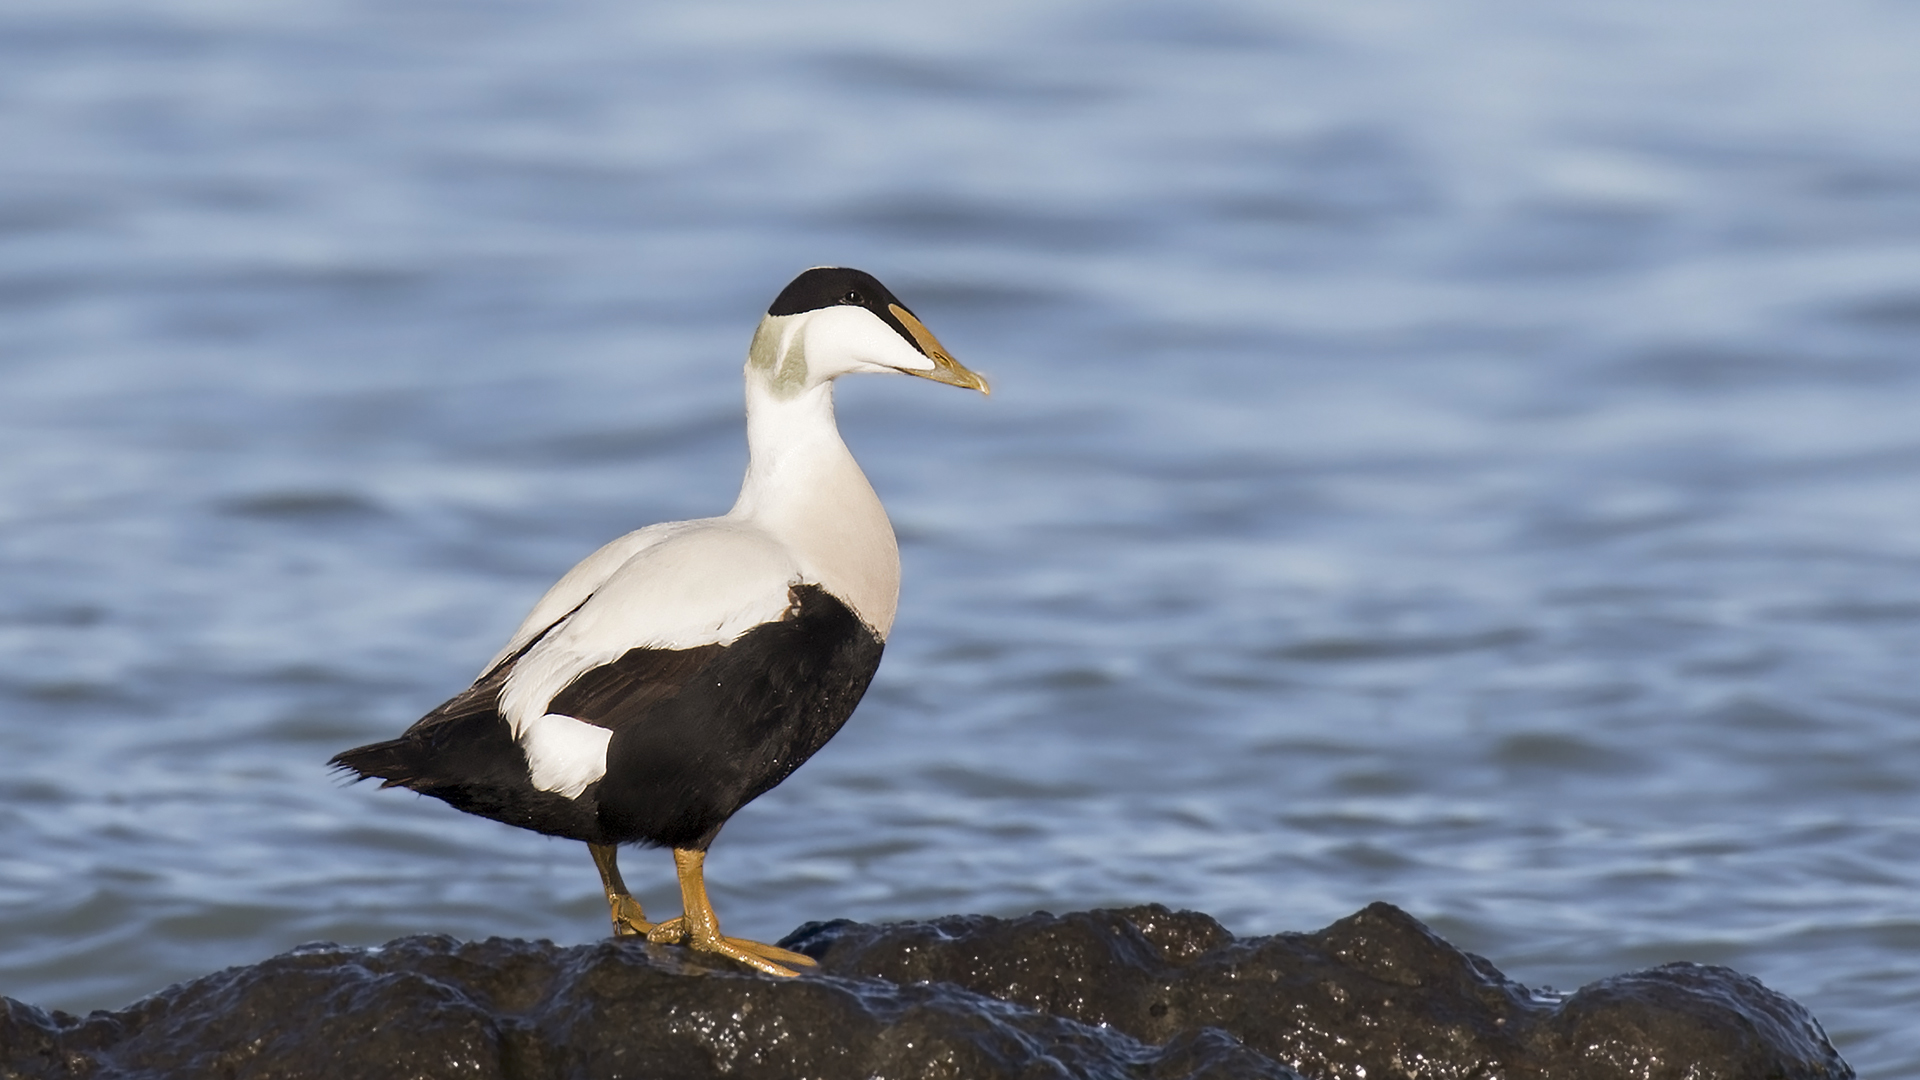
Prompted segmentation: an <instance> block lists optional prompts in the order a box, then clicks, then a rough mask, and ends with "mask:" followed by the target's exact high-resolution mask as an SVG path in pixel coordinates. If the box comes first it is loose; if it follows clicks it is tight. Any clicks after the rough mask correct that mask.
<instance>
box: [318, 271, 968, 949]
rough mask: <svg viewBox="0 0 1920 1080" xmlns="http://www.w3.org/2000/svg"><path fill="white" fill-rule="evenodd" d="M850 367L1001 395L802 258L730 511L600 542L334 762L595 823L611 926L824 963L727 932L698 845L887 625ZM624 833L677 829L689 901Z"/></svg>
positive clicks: (750, 422)
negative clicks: (639, 891)
mask: <svg viewBox="0 0 1920 1080" xmlns="http://www.w3.org/2000/svg"><path fill="white" fill-rule="evenodd" d="M857 372H874V373H887V372H901V373H905V374H908V375H918V376H920V377H921V378H925V379H931V380H933V381H934V382H940V383H946V384H947V385H949V386H959V387H964V388H966V389H970V390H978V391H980V392H981V393H983V394H984V393H986V392H987V383H986V380H985V379H983V378H981V377H980V376H979V375H977V374H975V373H974V372H972V371H969V370H967V369H966V368H965V367H962V366H961V365H960V364H959V363H958V362H957V361H955V360H954V359H953V357H952V356H950V355H948V354H947V351H946V349H944V348H942V347H941V345H940V342H939V341H938V340H936V339H935V338H934V336H933V334H931V333H930V332H928V330H927V328H926V327H925V326H924V325H922V324H921V322H920V320H919V319H917V318H915V317H914V314H913V312H912V311H910V310H908V309H907V307H906V305H904V304H902V303H901V302H900V301H899V300H898V299H896V298H895V297H894V295H893V294H892V293H891V292H889V291H888V290H887V287H886V286H884V285H882V284H880V282H879V281H877V280H875V279H874V278H873V276H872V275H869V274H866V273H863V272H861V271H859V270H854V269H850V268H847V267H817V268H815V269H812V270H808V271H806V272H805V273H803V274H801V275H800V276H799V277H797V278H795V279H794V280H793V282H792V283H791V284H789V285H788V286H787V287H786V288H785V289H784V290H782V291H781V293H780V295H779V296H778V297H777V298H776V299H775V300H774V301H773V306H771V307H769V308H768V309H767V314H766V317H765V318H763V319H761V320H760V326H759V328H758V329H757V330H756V331H755V332H754V335H753V341H752V344H751V345H750V346H749V347H748V349H747V364H746V397H747V449H748V462H747V475H746V479H745V480H744V481H743V482H742V484H741V486H740V497H739V499H738V500H737V501H736V502H735V503H734V504H733V509H732V510H729V511H728V512H727V513H726V514H724V515H722V516H720V517H712V518H701V519H698V520H695V521H673V522H665V523H662V524H658V525H650V526H648V527H646V528H644V529H641V530H639V531H637V532H631V533H628V534H627V535H625V536H622V537H620V538H619V539H617V540H615V541H613V542H612V543H609V544H607V545H606V546H605V547H603V548H601V549H600V550H598V551H596V552H594V553H593V554H592V555H589V556H587V558H586V559H585V561H583V562H581V563H580V565H578V566H576V567H574V568H573V569H572V570H569V571H568V572H567V574H566V576H564V577H562V578H561V579H560V580H559V582H557V583H556V584H555V585H554V586H553V587H552V588H551V589H549V590H547V594H546V595H545V596H543V597H541V599H540V602H539V603H537V604H535V605H534V607H533V611H532V613H531V614H529V615H528V616H527V618H526V621H524V622H522V623H521V624H520V628H519V629H518V630H516V631H515V632H514V634H513V637H512V638H511V639H510V640H509V641H508V642H507V644H506V646H505V647H504V648H502V649H501V650H500V652H499V654H498V655H497V656H495V657H494V658H493V659H492V660H491V661H490V662H488V664H487V666H486V668H485V669H484V670H483V671H482V673H481V675H480V678H479V679H478V680H477V681H476V682H474V684H473V685H472V686H471V687H468V688H467V689H466V690H464V691H462V692H461V693H459V694H457V695H455V696H454V697H453V698H452V699H451V700H449V701H447V702H446V703H445V704H443V705H441V706H440V707H439V708H437V709H435V710H433V711H432V712H430V713H428V714H427V715H426V716H424V717H422V718H421V719H420V720H419V722H417V723H415V724H414V725H413V726H412V727H410V728H408V729H407V730H406V732H405V733H404V734H402V735H401V736H400V737H399V738H397V739H393V740H390V741H388V742H381V743H374V744H372V745H369V746H362V747H359V748H357V749H353V750H348V751H345V752H344V753H341V754H339V755H336V756H335V757H334V758H333V761H332V763H331V764H332V765H333V766H334V767H336V768H338V769H341V770H344V771H346V772H349V773H352V774H354V779H356V780H360V779H367V778H378V779H381V780H383V781H385V783H384V784H382V785H381V786H382V787H396V786H397V787H407V788H412V789H413V790H414V791H417V792H420V793H421V794H424V795H431V796H433V797H435V798H437V799H442V800H444V801H446V802H447V803H449V804H450V805H452V806H453V807H455V808H456V809H459V810H464V811H466V812H468V813H470V814H479V815H481V816H482V817H488V818H492V819H494V820H496V821H503V822H506V823H507V824H509V825H518V826H520V827H521V828H526V829H532V830H534V831H536V832H542V833H546V834H547V835H549V836H563V837H567V838H570V839H574V840H580V841H584V842H585V843H586V844H587V846H588V848H589V850H590V851H591V852H592V854H593V860H594V863H595V865H596V866H597V867H598V868H599V870H600V880H601V883H602V884H603V885H604V886H605V888H606V895H607V905H608V907H609V909H610V910H611V914H612V918H613V930H614V934H615V935H616V936H629V935H645V936H646V938H647V939H648V940H650V941H656V942H669V943H673V942H683V943H685V944H688V945H691V946H692V947H693V948H695V949H699V950H702V951H705V952H711V953H718V954H720V955H722V956H727V957H731V958H732V959H734V960H737V961H739V962H741V963H743V964H747V965H749V966H752V967H754V968H758V969H759V970H761V971H764V972H767V973H769V974H772V975H793V974H795V972H794V971H793V970H791V968H789V967H787V966H784V965H789V964H793V965H811V964H812V963H813V961H812V960H811V959H809V958H808V957H806V956H802V955H800V954H799V953H795V952H790V951H788V950H786V949H781V948H778V947H776V946H772V945H763V944H761V943H759V942H754V941H747V940H744V939H741V938H730V937H725V936H722V934H721V933H720V924H719V920H718V919H717V918H716V917H715V915H714V912H713V905H712V903H711V902H710V901H709V900H708V898H707V889H706V884H705V882H704V879H703V877H702V864H703V862H704V860H705V858H706V852H707V848H708V846H709V845H710V844H712V843H713V840H714V837H715V836H716V835H718V834H719V832H720V829H721V826H723V825H725V824H726V823H727V819H728V818H730V817H732V816H733V815H734V813H735V812H736V811H738V810H739V809H740V808H741V807H742V806H745V805H746V804H747V803H749V802H751V801H752V800H753V799H754V798H756V797H757V796H759V795H761V794H763V793H764V792H766V791H767V790H768V789H770V788H772V787H773V786H774V785H775V784H778V783H779V782H780V781H782V780H784V779H786V777H787V775H788V774H789V773H791V772H793V770H794V769H796V768H799V766H800V764H801V763H802V762H804V761H806V760H807V758H809V757H811V756H812V755H813V754H814V752H815V751H817V750H819V749H820V747H821V746H822V745H824V744H825V743H826V741H827V740H828V739H830V738H832V737H833V735H834V733H835V732H836V731H838V730H840V726H841V725H842V724H844V723H845V722H846V720H847V717H848V716H849V715H851V714H852V713H853V709H854V706H855V705H857V704H858V703H859V701H860V697H861V695H862V694H864V693H865V692H866V689H867V684H868V683H869V682H870V681H871V680H872V679H873V674H874V671H875V670H876V669H877V668H878V667H879V664H880V653H881V650H882V648H883V647H884V646H885V644H886V639H887V631H888V629H889V628H891V627H892V625H893V617H894V609H895V607H896V605H897V604H898V601H899V590H900V553H899V548H898V547H897V545H896V543H895V541H894V535H893V526H892V524H891V523H890V522H888V520H887V514H886V511H885V509H883V508H882V507H881V505H880V499H879V497H878V496H876V495H875V494H874V491H873V487H872V485H870V484H869V483H868V482H867V478H866V476H865V475H864V474H863V473H862V472H861V471H860V466H859V465H858V464H856V463H855V462H854V460H853V455H852V454H850V453H849V452H848V451H847V447H846V444H845V443H844V442H842V441H841V439H840V432H839V429H838V428H837V427H835V425H834V418H833V381H834V379H836V378H838V377H840V376H841V375H847V374H852V373H857ZM622 844H636V845H642V846H647V847H668V848H672V849H673V861H674V868H675V870H676V872H677V875H678V877H679V881H680V894H681V899H682V901H683V904H684V912H683V914H681V915H680V916H679V917H677V918H673V919H669V920H667V921H665V922H658V923H656V922H651V921H649V920H648V919H647V916H646V913H645V912H644V911H642V910H641V907H640V902H639V901H638V900H636V899H634V897H633V896H632V895H631V894H629V893H628V891H627V887H626V884H625V883H624V882H622V881H621V879H620V869H619V866H618V863H617V862H616V855H617V852H618V849H619V846H620V845H622Z"/></svg>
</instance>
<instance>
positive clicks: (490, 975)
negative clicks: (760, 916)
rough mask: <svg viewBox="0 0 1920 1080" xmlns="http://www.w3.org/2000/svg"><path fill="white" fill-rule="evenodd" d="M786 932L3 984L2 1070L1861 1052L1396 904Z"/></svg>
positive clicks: (1122, 1067) (173, 1071)
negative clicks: (755, 961) (1482, 944)
mask: <svg viewBox="0 0 1920 1080" xmlns="http://www.w3.org/2000/svg"><path fill="white" fill-rule="evenodd" d="M782 944H784V945H786V946H787V947H789V948H793V949H798V950H799V951H801V952H805V953H807V954H808V955H811V956H813V957H815V958H816V959H818V960H819V961H820V969H819V971H818V972H817V973H812V974H809V975H806V976H804V977H802V978H799V979H794V980H780V979H774V978H770V977H767V976H762V975H758V974H754V973H751V972H747V971H743V970H741V969H739V968H736V967H734V966H733V965H731V964H728V963H726V962H724V961H718V960H708V959H706V958H703V957H701V956H699V955H698V954H694V953H691V952H688V951H687V950H685V949H682V948H677V947H668V946H658V945H649V944H646V943H644V942H638V941H630V940H629V941H613V940H609V941H604V942H600V943H597V944H592V945H580V946H571V947H564V948H563V947H560V946H556V945H553V944H551V943H548V942H528V941H510V940H502V939H498V938H495V939H491V940H488V941H483V942H459V941H455V940H453V939H451V938H446V937H433V936H425V937H409V938H402V939H399V940H397V941H393V942H390V943H388V944H387V945H385V946H382V947H379V948H347V947H342V946H336V945H311V946H305V947H302V948H299V949H296V950H294V951H292V952H290V953H286V954H284V955H281V956H276V957H274V958H272V959H270V960H266V961H263V962H261V963H259V964H255V965H252V966H249V967H243V968H231V969H228V970H226V971H221V972H217V973H215V974H212V975H208V976H205V977H203V978H200V979H196V980H194V981H192V982H189V983H183V984H181V985H179V986H174V987H170V988H168V989H166V990H163V991H161V992H160V993H158V994H154V995H152V996H151V997H148V998H146V999H144V1000H142V1001H140V1002H137V1003H135V1004H133V1005H131V1006H129V1007H128V1008H126V1009H122V1010H120V1011H118V1012H111V1013H108V1012H96V1013H93V1014H92V1015H90V1016H87V1017H74V1016H70V1015H67V1014H64V1013H59V1012H53V1013H48V1012H44V1011H42V1010H40V1009H37V1008H34V1007H33V1006H30V1005H25V1004H22V1003H20V1002H16V1001H13V1000H12V999H0V1001H4V1010H0V1080H53V1078H62V1080H65V1078H69V1077H71V1078H88V1077H116V1078H118V1077H156V1078H158V1077H185V1076H209V1077H222V1078H227V1077H232V1078H268V1077H272V1078H287V1080H292V1078H299V1077H354V1078H358V1080H386V1078H395V1080H399V1078H414V1077H456V1076H457V1077H471V1078H475V1080H492V1078H502V1080H507V1078H546V1077H581V1078H589V1077H590V1078H600V1077H608V1078H611V1077H634V1078H649V1080H658V1078H679V1077H689V1078H693V1077H719V1076H727V1077H745V1078H761V1077H765V1078H768V1080H794V1078H799V1077H808V1078H820V1080H837V1078H842V1077H844V1078H849V1080H854V1078H858V1080H865V1078H869V1077H885V1078H895V1077H898V1078H902V1080H920V1078H934V1077H939V1078H945V1077H951V1078H955V1080H961V1078H965V1080H981V1078H993V1077H1020V1078H1029V1077H1031V1078H1039V1077H1100V1078H1107V1077H1112V1078H1122V1077H1126V1078H1140V1080H1230V1078H1231V1080H1237V1078H1243V1077H1244V1078H1254V1077H1259V1078H1270V1080H1282V1078H1284V1080H1298V1078H1301V1077H1305V1078H1310V1080H1319V1078H1335V1077H1337V1078H1341V1080H1349V1078H1352V1080H1382V1078H1399V1077H1409V1078H1411V1077H1418V1078H1422V1080H1425V1078H1447V1080H1454V1078H1461V1080H1464V1078H1470V1077H1471V1078H1481V1077H1484V1078H1489V1080H1491V1078H1495V1077H1499V1078H1510V1080H1517V1078H1522V1077H1539V1078H1550V1080H1601V1078H1606V1080H1615V1078H1627V1077H1633V1078H1636V1080H1664V1078H1669V1077H1670V1078H1673V1080H1681V1078H1686V1080H1750V1078H1763V1077H1765V1078H1778V1080H1801V1078H1806V1080H1814V1078H1819V1080H1838V1078H1843V1077H1851V1076H1853V1071H1852V1069H1850V1068H1849V1067H1848V1066H1847V1064H1846V1062H1845V1061H1843V1060H1841V1058H1840V1055H1839V1054H1838V1053H1836V1052H1835V1051H1834V1049H1833V1047H1832V1045H1831V1044H1830V1043H1829V1042H1828V1041H1827V1038H1826V1035H1825V1034H1824V1033H1823V1032H1822V1031H1821V1029H1820V1025H1819V1024H1818V1022H1816V1021H1815V1020H1814V1019H1813V1017H1812V1016H1810V1015H1809V1014H1808V1013H1807V1011H1806V1010H1805V1009H1803V1008H1802V1007H1801V1006H1800V1005H1798V1004H1797V1003H1795V1002H1793V1001H1792V1000H1790V999H1788V998H1786V997H1783V996H1781V995H1779V994H1776V993H1774V992H1773V991H1771V990H1768V989H1767V988H1766V987H1765V986H1762V985H1761V984H1760V983H1759V982H1758V981H1757V980H1755V979H1753V978H1751V977H1749V976H1746V975H1742V974H1740V973H1738V972H1736V971H1732V970H1730V969H1728V968H1722V967H1712V966H1706V965H1699V964H1686V963H1680V964H1667V965H1663V966H1661V967H1657V968H1652V969H1650V970H1646V971H1639V972H1633V973H1631V974H1626V975H1618V976H1614V977H1612V978H1608V979H1603V980H1601V981H1599V982H1596V983H1593V984H1591V985H1588V986H1586V987H1583V988H1581V989H1580V990H1579V991H1577V992H1575V993H1571V994H1565V995H1560V994H1541V993H1536V992H1534V991H1531V990H1529V989H1527V988H1526V987H1524V986H1521V985H1520V984H1518V983H1515V982H1512V981H1510V980H1508V979H1507V978H1506V977H1505V976H1503V975H1501V974H1500V972H1499V971H1498V970H1496V969H1495V968H1494V967H1493V965H1491V964H1489V963H1488V962H1487V961H1486V960H1484V959H1481V958H1480V957H1477V956H1473V955H1471V954H1469V953H1464V952H1461V951H1460V950H1458V949H1455V948H1453V947H1452V946H1451V945H1448V944H1447V943H1446V942H1445V941H1443V940H1441V939H1440V938H1439V937H1438V936H1437V935H1435V934H1434V933H1433V932H1432V931H1431V930H1429V929H1427V928H1426V927H1425V926H1423V925H1422V924H1421V923H1420V922H1418V921H1417V920H1415V919H1414V918H1412V917H1411V916H1409V915H1407V914H1406V913H1405V912H1403V911H1400V910H1399V909H1398V908H1394V907H1392V906H1390V905H1387V904H1374V905H1372V906H1370V907H1368V908H1366V909H1365V910H1362V911H1360V912H1358V913H1356V914H1354V915H1351V916H1349V917H1347V918H1345V919H1341V920H1340V921H1338V922H1336V923H1334V924H1333V925H1331V926H1329V927H1327V928H1326V929H1324V930H1320V931H1318V932H1315V933H1310V934H1276V935H1273V936H1270V937H1247V938H1236V937H1234V936H1233V935H1232V934H1230V933H1228V932H1227V931H1226V930H1225V929H1223V928H1222V927H1221V926H1220V925H1219V924H1218V923H1217V922H1215V921H1214V920H1213V919H1211V918H1209V917H1208V916H1206V915H1202V914H1199V913H1196V912H1174V911H1169V910H1168V909H1166V908H1163V907H1159V906H1157V905H1149V906H1145V907H1136V908H1126V909H1120V910H1101V911H1087V912H1075V913H1071V914H1067V915H1059V916H1056V915H1050V914H1046V913H1036V914H1034V915H1029V916H1025V917H1023V918H1018V919H994V918H988V917H985V916H951V917H948V918H943V919H937V920H932V921H928V922H912V923H895V924H888V925H882V926H868V925H862V924H858V923H851V922H846V921H838V922H831V923H809V924H807V925H806V926H803V927H801V928H800V929H799V930H797V931H795V932H794V933H793V934H791V935H789V936H788V938H787V939H786V940H785V941H783V942H782Z"/></svg>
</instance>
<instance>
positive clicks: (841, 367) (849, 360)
mask: <svg viewBox="0 0 1920 1080" xmlns="http://www.w3.org/2000/svg"><path fill="white" fill-rule="evenodd" d="M806 334H807V338H806V349H807V361H808V363H809V364H815V363H817V364H819V365H820V366H821V367H822V369H823V370H822V371H821V374H827V373H828V372H829V371H830V372H831V373H832V374H836V375H837V374H840V373H841V372H845V371H880V370H893V371H932V370H933V367H934V364H933V361H931V360H929V359H927V358H926V357H925V356H923V355H921V353H920V350H918V349H916V348H914V347H913V346H912V345H911V344H910V343H908V341H907V340H906V339H905V338H903V337H901V336H900V334H899V332H898V331H896V330H895V329H894V328H893V327H891V326H888V325H887V324H886V322H885V321H884V320H882V319H881V318H880V316H878V315H875V314H874V313H873V312H871V311H868V310H867V309H865V308H857V307H839V308H828V309H827V310H825V311H820V312H816V313H815V314H814V317H813V318H812V319H811V320H809V321H808V323H807V329H806ZM816 358H817V359H816Z"/></svg>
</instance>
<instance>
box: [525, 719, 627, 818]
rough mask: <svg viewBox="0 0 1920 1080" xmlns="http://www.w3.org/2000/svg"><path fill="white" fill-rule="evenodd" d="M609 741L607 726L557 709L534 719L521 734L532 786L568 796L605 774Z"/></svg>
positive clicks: (575, 793) (611, 734) (585, 787)
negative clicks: (592, 722)
mask: <svg viewBox="0 0 1920 1080" xmlns="http://www.w3.org/2000/svg"><path fill="white" fill-rule="evenodd" d="M612 741H613V732H611V731H609V730H607V729H606V728H603V727H595V726H594V725H592V724H589V723H587V722H586V721H584V720H575V719H574V718H573V717H571V716H561V715H559V714H557V713H548V714H546V715H545V716H542V717H539V718H537V719H535V720H534V722H533V723H531V724H529V725H527V729H526V730H525V731H524V732H522V733H521V735H520V746H521V748H522V749H524V750H525V751H526V753H527V766H528V768H529V769H531V770H532V772H533V786H534V787H536V788H539V789H540V790H541V791H551V792H554V793H556V794H560V795H565V796H566V797H567V798H569V799H572V798H577V797H579V795H580V793H581V792H583V791H585V790H587V785H588V784H591V783H593V782H594V781H595V780H598V779H600V778H601V777H603V776H605V775H607V744H608V743H609V742H612Z"/></svg>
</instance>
